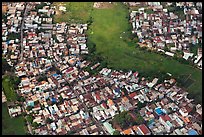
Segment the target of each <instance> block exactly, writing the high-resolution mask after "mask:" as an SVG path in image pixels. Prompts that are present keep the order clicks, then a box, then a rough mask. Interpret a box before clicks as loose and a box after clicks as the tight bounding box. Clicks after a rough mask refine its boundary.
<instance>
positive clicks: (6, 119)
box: [2, 103, 25, 135]
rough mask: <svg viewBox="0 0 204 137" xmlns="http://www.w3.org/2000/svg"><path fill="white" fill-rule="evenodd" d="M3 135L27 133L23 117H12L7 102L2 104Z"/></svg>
mask: <svg viewBox="0 0 204 137" xmlns="http://www.w3.org/2000/svg"><path fill="white" fill-rule="evenodd" d="M2 135H25V129H24V120H23V117H22V116H19V117H16V118H11V117H10V116H9V113H8V109H7V105H6V103H3V104H2Z"/></svg>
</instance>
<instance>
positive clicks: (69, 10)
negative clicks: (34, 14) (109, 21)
mask: <svg viewBox="0 0 204 137" xmlns="http://www.w3.org/2000/svg"><path fill="white" fill-rule="evenodd" d="M53 5H55V6H57V9H59V6H60V5H61V6H64V7H66V12H64V13H63V12H62V11H59V10H58V11H57V15H56V16H55V17H54V22H62V21H65V22H73V23H76V22H82V23H86V22H87V21H88V20H89V17H90V14H91V10H92V8H93V2H54V3H53Z"/></svg>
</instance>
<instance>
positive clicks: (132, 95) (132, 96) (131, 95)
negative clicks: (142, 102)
mask: <svg viewBox="0 0 204 137" xmlns="http://www.w3.org/2000/svg"><path fill="white" fill-rule="evenodd" d="M136 95H137V93H136V92H133V93H131V94H129V97H130V98H134V97H135V96H136Z"/></svg>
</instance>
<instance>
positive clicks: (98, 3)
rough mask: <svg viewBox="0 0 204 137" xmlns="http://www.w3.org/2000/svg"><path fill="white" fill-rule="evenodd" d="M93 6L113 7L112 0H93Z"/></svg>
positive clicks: (97, 7) (100, 7)
mask: <svg viewBox="0 0 204 137" xmlns="http://www.w3.org/2000/svg"><path fill="white" fill-rule="evenodd" d="M93 7H94V8H96V9H108V8H112V7H113V2H94V5H93Z"/></svg>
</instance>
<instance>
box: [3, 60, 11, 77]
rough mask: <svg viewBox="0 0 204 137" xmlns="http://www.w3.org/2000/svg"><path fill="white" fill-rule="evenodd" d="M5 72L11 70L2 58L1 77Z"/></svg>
mask: <svg viewBox="0 0 204 137" xmlns="http://www.w3.org/2000/svg"><path fill="white" fill-rule="evenodd" d="M6 71H9V72H13V71H14V70H13V68H12V67H11V66H10V65H9V64H8V62H7V61H6V59H5V58H2V75H4V74H5V72H6Z"/></svg>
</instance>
